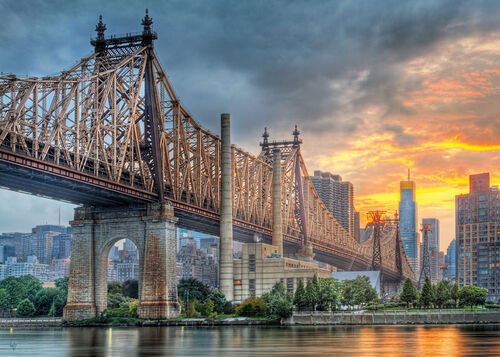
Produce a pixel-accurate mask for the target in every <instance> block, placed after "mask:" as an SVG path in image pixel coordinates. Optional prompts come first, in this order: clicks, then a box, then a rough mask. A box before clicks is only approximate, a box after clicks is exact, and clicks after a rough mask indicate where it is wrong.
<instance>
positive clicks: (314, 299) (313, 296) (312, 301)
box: [305, 274, 319, 311]
mask: <svg viewBox="0 0 500 357" xmlns="http://www.w3.org/2000/svg"><path fill="white" fill-rule="evenodd" d="M305 300H306V303H307V306H308V307H309V308H310V309H311V310H313V311H314V310H316V305H318V302H319V283H318V278H317V277H316V274H315V275H314V277H313V278H312V279H311V280H309V281H308V282H307V285H306V297H305Z"/></svg>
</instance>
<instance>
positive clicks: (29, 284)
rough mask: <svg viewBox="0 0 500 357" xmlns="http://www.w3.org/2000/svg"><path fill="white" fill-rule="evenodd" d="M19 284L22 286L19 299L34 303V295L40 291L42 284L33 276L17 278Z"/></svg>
mask: <svg viewBox="0 0 500 357" xmlns="http://www.w3.org/2000/svg"><path fill="white" fill-rule="evenodd" d="M18 279H19V283H20V284H21V286H22V297H21V299H30V300H31V301H34V299H35V295H36V294H37V293H38V292H39V291H40V290H41V289H42V283H41V282H40V280H38V279H37V278H35V277H34V276H33V275H29V274H28V275H23V276H20V277H19V278H18Z"/></svg>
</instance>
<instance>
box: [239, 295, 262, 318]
mask: <svg viewBox="0 0 500 357" xmlns="http://www.w3.org/2000/svg"><path fill="white" fill-rule="evenodd" d="M266 313H267V306H266V302H265V301H264V300H263V299H261V298H248V299H246V300H245V301H243V302H242V303H241V305H240V306H238V307H237V308H236V314H237V315H239V316H246V317H259V316H265V315H266Z"/></svg>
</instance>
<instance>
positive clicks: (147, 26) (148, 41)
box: [141, 9, 153, 45]
mask: <svg viewBox="0 0 500 357" xmlns="http://www.w3.org/2000/svg"><path fill="white" fill-rule="evenodd" d="M152 24H153V19H152V18H151V17H149V10H148V9H146V15H145V16H144V18H143V19H142V22H141V25H142V26H143V31H142V43H143V45H152V44H153V32H152V31H151V25H152Z"/></svg>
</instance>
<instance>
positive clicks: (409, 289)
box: [399, 278, 418, 307]
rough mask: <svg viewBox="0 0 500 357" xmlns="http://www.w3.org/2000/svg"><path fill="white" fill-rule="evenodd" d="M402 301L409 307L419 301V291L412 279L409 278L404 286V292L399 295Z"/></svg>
mask: <svg viewBox="0 0 500 357" xmlns="http://www.w3.org/2000/svg"><path fill="white" fill-rule="evenodd" d="M399 298H400V299H401V301H403V302H405V303H406V306H407V307H408V306H409V305H410V304H414V303H415V302H416V301H417V299H418V290H417V288H416V287H415V285H414V284H413V282H412V281H411V279H410V278H407V279H406V280H405V282H404V284H403V291H402V292H401V294H400V295H399Z"/></svg>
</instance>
